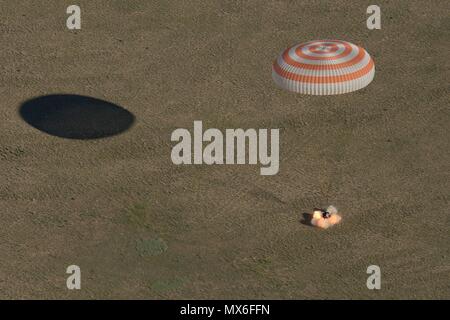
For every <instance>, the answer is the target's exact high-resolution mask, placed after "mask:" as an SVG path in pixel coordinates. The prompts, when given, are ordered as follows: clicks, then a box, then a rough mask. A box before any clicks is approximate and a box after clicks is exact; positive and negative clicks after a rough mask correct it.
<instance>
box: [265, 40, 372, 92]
mask: <svg viewBox="0 0 450 320" xmlns="http://www.w3.org/2000/svg"><path fill="white" fill-rule="evenodd" d="M374 76H375V64H374V62H373V60H372V58H371V57H370V55H369V53H367V51H366V50H364V49H363V48H361V47H358V46H356V45H354V44H352V43H350V42H346V41H340V40H316V41H310V42H306V43H302V44H298V45H295V46H293V47H290V48H288V49H286V50H285V51H284V52H283V53H282V54H281V55H280V56H279V57H278V59H277V60H275V62H274V63H273V67H272V78H273V80H274V81H275V83H276V84H277V85H278V86H280V87H281V88H283V89H286V90H289V91H293V92H297V93H302V94H310V95H333V94H342V93H348V92H352V91H356V90H359V89H362V88H364V87H366V86H367V85H368V84H369V83H370V82H372V80H373V78H374Z"/></svg>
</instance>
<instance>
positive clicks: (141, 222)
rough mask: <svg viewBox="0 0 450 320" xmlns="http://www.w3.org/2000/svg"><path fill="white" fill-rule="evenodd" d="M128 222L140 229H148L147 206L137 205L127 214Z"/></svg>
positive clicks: (144, 204)
mask: <svg viewBox="0 0 450 320" xmlns="http://www.w3.org/2000/svg"><path fill="white" fill-rule="evenodd" d="M125 218H126V222H127V223H128V224H131V225H134V226H138V227H145V228H147V227H148V224H147V204H146V203H143V202H141V203H136V204H135V205H133V206H132V207H131V208H130V209H128V211H127V212H126V216H125Z"/></svg>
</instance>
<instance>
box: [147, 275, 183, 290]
mask: <svg viewBox="0 0 450 320" xmlns="http://www.w3.org/2000/svg"><path fill="white" fill-rule="evenodd" d="M184 283H185V281H184V280H183V279H181V278H174V279H166V280H156V281H154V282H153V283H151V284H150V289H151V290H152V291H153V292H155V293H166V292H170V291H174V290H176V289H178V288H180V287H181V286H182V285H183V284H184Z"/></svg>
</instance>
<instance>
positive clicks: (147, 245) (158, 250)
mask: <svg viewBox="0 0 450 320" xmlns="http://www.w3.org/2000/svg"><path fill="white" fill-rule="evenodd" d="M168 248H169V246H168V245H167V243H166V242H165V241H164V240H163V239H161V238H153V239H138V240H137V241H136V250H137V252H138V254H139V255H140V256H141V257H149V256H150V257H151V256H157V255H160V254H162V253H164V252H165V251H167V249H168Z"/></svg>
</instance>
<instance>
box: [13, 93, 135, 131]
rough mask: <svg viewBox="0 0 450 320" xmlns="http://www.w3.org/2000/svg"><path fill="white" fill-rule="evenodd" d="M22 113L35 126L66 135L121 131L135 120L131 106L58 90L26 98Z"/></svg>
mask: <svg viewBox="0 0 450 320" xmlns="http://www.w3.org/2000/svg"><path fill="white" fill-rule="evenodd" d="M19 113H20V115H21V117H22V118H23V119H24V120H25V122H27V123H28V124H29V125H31V126H32V127H34V128H36V129H38V130H40V131H43V132H45V133H47V134H50V135H52V136H57V137H61V138H67V139H80V140H87V139H99V138H106V137H110V136H114V135H117V134H120V133H122V132H124V131H126V130H128V129H129V128H130V127H131V126H132V125H133V123H134V122H135V116H134V115H133V114H132V113H131V112H129V111H128V110H126V109H124V108H122V107H120V106H118V105H116V104H113V103H111V102H107V101H104V100H101V99H96V98H92V97H87V96H81V95H73V94H55V95H46V96H40V97H37V98H33V99H30V100H27V101H25V102H24V103H23V104H22V105H21V106H20V109H19Z"/></svg>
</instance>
